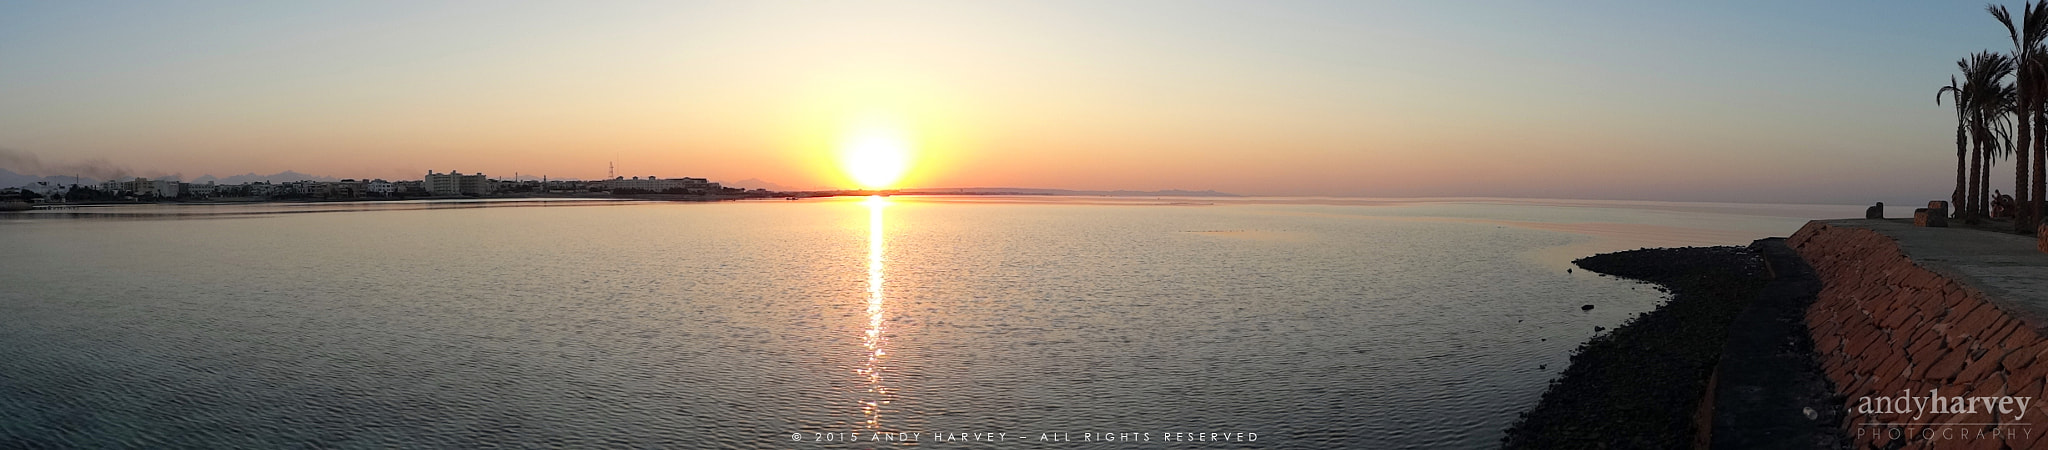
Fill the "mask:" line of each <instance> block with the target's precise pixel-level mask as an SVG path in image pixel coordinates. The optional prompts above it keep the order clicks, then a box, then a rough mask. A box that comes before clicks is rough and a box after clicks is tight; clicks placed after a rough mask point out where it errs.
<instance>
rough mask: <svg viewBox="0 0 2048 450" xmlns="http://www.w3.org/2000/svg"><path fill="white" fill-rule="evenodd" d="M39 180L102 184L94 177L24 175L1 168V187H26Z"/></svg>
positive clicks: (69, 183)
mask: <svg viewBox="0 0 2048 450" xmlns="http://www.w3.org/2000/svg"><path fill="white" fill-rule="evenodd" d="M37 182H47V183H50V184H56V185H64V186H70V185H71V184H72V183H78V184H88V185H97V184H100V180H96V179H93V178H91V177H71V176H50V177H45V176H38V175H23V174H18V173H14V172H13V171H10V170H7V169H0V188H11V187H24V186H28V185H32V184H36V183H37Z"/></svg>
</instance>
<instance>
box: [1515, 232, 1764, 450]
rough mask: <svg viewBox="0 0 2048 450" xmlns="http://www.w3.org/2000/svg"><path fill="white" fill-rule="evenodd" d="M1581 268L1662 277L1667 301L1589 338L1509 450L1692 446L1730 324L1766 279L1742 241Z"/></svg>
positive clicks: (1647, 252) (1619, 255)
mask: <svg viewBox="0 0 2048 450" xmlns="http://www.w3.org/2000/svg"><path fill="white" fill-rule="evenodd" d="M1574 263H1575V264H1577V265H1578V266H1579V267H1581V268H1585V269H1586V270H1591V271H1594V272H1599V273H1603V274H1608V275H1612V276H1618V277H1623V278H1629V279H1635V280H1641V281H1646V282H1650V283H1656V284H1659V285H1662V286H1663V287H1664V288H1665V289H1667V290H1668V291H1669V292H1670V293H1671V299H1670V300H1669V301H1668V302H1666V303H1665V304H1664V305H1661V306H1659V307H1657V308H1656V309H1655V310H1652V311H1650V312H1647V313H1644V314H1642V315H1640V316H1637V317H1635V318H1634V319H1631V320H1629V322H1628V323H1626V324H1624V325H1622V326H1621V327H1618V328H1615V329H1614V330H1613V331H1612V332H1609V333H1607V334H1602V335H1598V336H1595V337H1593V338H1592V339H1591V340H1589V341H1587V342H1586V343H1584V344H1581V345H1580V346H1579V348H1578V350H1576V351H1575V352H1574V354H1573V355H1572V362H1571V367H1569V368H1567V369H1565V371H1564V373H1563V374H1562V375H1560V376H1559V377H1558V378H1557V379H1556V380H1552V381H1551V384H1550V388H1549V389H1548V390H1547V391H1545V392H1544V394H1543V399H1542V400H1541V401H1540V402H1538V404H1537V405H1536V407H1535V408H1533V409H1531V410H1530V411H1528V412H1526V413H1523V415H1522V417H1521V419H1520V420H1517V421H1516V423H1515V425H1514V426H1513V427H1511V428H1509V429H1508V433H1507V436H1506V437H1504V438H1502V441H1503V444H1504V447H1506V448H1516V449H1521V448H1535V449H1550V448H1689V447H1692V446H1693V444H1694V440H1695V438H1696V436H1695V434H1696V433H1695V430H1697V429H1703V428H1706V427H1705V426H1703V424H1702V422H1703V420H1702V417H1701V416H1700V415H1699V411H1700V403H1701V399H1702V398H1705V397H1706V396H1707V394H1708V392H1709V391H1710V390H1711V387H1710V385H1709V380H1710V379H1711V378H1712V376H1713V373H1714V368H1715V364H1716V363H1717V362H1718V361H1719V360H1720V358H1721V353H1722V349H1723V347H1724V344H1725V342H1726V341H1727V337H1728V328H1729V323H1730V322H1731V321H1733V320H1734V319H1735V318H1736V316H1738V315H1740V314H1742V312H1743V310H1744V309H1745V308H1747V307H1748V306H1749V305H1750V303H1751V302H1752V301H1753V300H1754V299H1756V298H1757V294H1758V292H1759V291H1760V290H1761V289H1762V288H1763V287H1764V285H1765V284H1766V282H1767V280H1766V275H1765V270H1764V267H1763V263H1762V260H1761V259H1760V258H1759V256H1758V254H1757V252H1756V251H1754V250H1752V249H1751V248H1748V247H1686V248H1660V249H1642V250H1630V251H1625V252H1616V253H1608V254H1601V255H1595V256H1590V257H1586V258H1581V259H1579V260H1577V261H1574Z"/></svg>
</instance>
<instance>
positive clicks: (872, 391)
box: [857, 196, 890, 429]
mask: <svg viewBox="0 0 2048 450" xmlns="http://www.w3.org/2000/svg"><path fill="white" fill-rule="evenodd" d="M864 203H865V204H866V205H867V207H868V327H867V330H866V333H867V334H866V336H864V337H862V338H861V346H863V347H867V364H865V365H863V366H861V368H860V369H859V370H857V372H858V373H860V374H861V375H862V376H866V377H867V381H868V390H867V391H868V395H867V396H866V397H867V398H866V399H864V400H862V401H861V403H862V405H861V413H862V414H863V415H864V416H866V419H867V426H868V428H870V429H877V428H880V427H881V423H882V406H883V405H887V404H889V400H888V399H889V396H890V392H889V390H888V388H886V387H883V386H882V369H883V367H884V366H883V364H882V357H884V356H888V352H886V351H883V349H882V343H883V342H884V339H883V338H882V298H883V297H882V208H884V207H887V206H889V200H888V199H886V198H883V197H878V196H877V197H868V199H867V201H866V202H864Z"/></svg>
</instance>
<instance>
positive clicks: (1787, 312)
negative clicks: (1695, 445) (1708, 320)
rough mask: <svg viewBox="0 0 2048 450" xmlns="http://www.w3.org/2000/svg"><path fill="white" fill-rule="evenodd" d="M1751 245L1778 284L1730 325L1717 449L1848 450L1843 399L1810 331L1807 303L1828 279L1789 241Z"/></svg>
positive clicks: (1717, 382)
mask: <svg viewBox="0 0 2048 450" xmlns="http://www.w3.org/2000/svg"><path fill="white" fill-rule="evenodd" d="M1750 248H1752V249H1755V250H1757V251H1758V253H1760V254H1761V256H1762V257H1763V259H1764V262H1765V265H1766V267H1768V268H1769V269H1770V277H1771V282H1770V283H1769V284H1766V285H1764V288H1763V290H1762V291H1760V292H1758V293H1757V299H1756V301H1755V302H1752V303H1750V305H1749V308H1748V309H1745V310H1743V311H1742V314H1741V315H1739V316H1736V317H1735V320H1734V322H1732V323H1730V324H1729V325H1728V342H1727V346H1726V347H1725V348H1724V349H1723V350H1722V351H1721V364H1720V365H1719V366H1718V367H1716V368H1715V372H1714V377H1715V379H1714V392H1713V394H1712V395H1713V402H1714V413H1713V414H1714V419H1713V420H1714V425H1713V430H1712V434H1711V437H1712V439H1713V441H1712V442H1713V444H1712V446H1711V447H1712V448H1716V449H1724V448H1725V449H1772V448H1784V449H1810V448H1840V447H1842V446H1843V445H1844V443H1845V442H1847V436H1844V435H1843V434H1842V431H1841V430H1842V428H1841V424H1842V417H1843V411H1842V404H1841V402H1838V401H1836V400H1835V399H1834V389H1833V387H1832V386H1829V385H1828V382H1827V378H1826V377H1825V375H1824V374H1823V373H1822V372H1821V368H1820V366H1819V365H1818V364H1816V363H1815V361H1814V356H1813V355H1814V351H1813V340H1812V338H1811V337H1809V336H1808V333H1807V330H1806V307H1807V305H1811V304H1813V300H1814V296H1815V295H1816V294H1818V293H1820V288H1821V283H1820V278H1819V277H1818V276H1816V275H1814V272H1813V268H1812V267H1809V266H1807V265H1806V262H1805V261H1803V260H1801V259H1800V258H1799V254H1798V253H1794V252H1793V251H1792V249H1791V248H1790V247H1786V246H1785V239H1783V238H1771V239H1764V240H1760V241H1756V243H1754V244H1751V245H1750ZM1809 412H1811V413H1812V416H1808V415H1807V414H1808V413H1809Z"/></svg>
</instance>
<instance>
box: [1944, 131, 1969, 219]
mask: <svg viewBox="0 0 2048 450" xmlns="http://www.w3.org/2000/svg"><path fill="white" fill-rule="evenodd" d="M1963 122H1964V121H1963V116H1962V115H1961V114H1957V115H1956V191H1955V192H1952V193H1949V194H1948V214H1949V216H1950V217H1951V218H1962V216H1963V162H1964V161H1966V159H1965V158H1966V157H1967V155H1968V154H1969V153H1970V150H1969V148H1970V145H1969V139H1968V135H1969V133H1965V132H1963V130H1964V127H1963Z"/></svg>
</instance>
